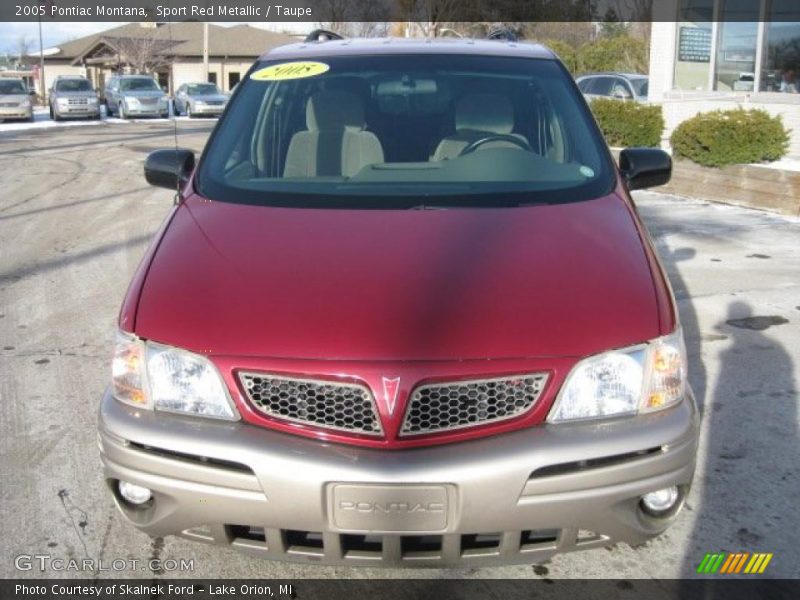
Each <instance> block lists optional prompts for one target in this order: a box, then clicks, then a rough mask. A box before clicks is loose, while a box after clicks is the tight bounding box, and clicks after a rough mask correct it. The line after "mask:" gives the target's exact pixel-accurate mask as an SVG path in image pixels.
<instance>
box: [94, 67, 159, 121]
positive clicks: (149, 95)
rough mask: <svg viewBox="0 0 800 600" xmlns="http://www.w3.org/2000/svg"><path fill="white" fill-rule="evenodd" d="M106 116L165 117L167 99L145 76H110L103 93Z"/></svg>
mask: <svg viewBox="0 0 800 600" xmlns="http://www.w3.org/2000/svg"><path fill="white" fill-rule="evenodd" d="M104 98H105V104H106V114H107V115H108V116H113V115H114V114H116V115H118V116H119V118H120V119H127V118H128V117H167V116H169V97H168V96H167V94H166V93H165V92H164V90H162V89H161V88H160V87H159V85H158V82H156V80H155V79H153V78H152V77H148V76H146V75H112V76H111V77H110V78H109V80H108V82H107V84H106V88H105V92H104Z"/></svg>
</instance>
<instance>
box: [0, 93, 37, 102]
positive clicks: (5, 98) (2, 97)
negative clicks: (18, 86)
mask: <svg viewBox="0 0 800 600" xmlns="http://www.w3.org/2000/svg"><path fill="white" fill-rule="evenodd" d="M29 99H30V96H28V94H0V102H16V103H17V104H19V103H20V102H24V101H25V100H29Z"/></svg>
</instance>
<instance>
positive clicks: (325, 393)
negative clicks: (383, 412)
mask: <svg viewBox="0 0 800 600" xmlns="http://www.w3.org/2000/svg"><path fill="white" fill-rule="evenodd" d="M239 380H240V381H241V382H242V386H243V387H244V390H245V393H246V394H247V397H248V399H249V400H250V402H252V403H253V405H254V406H255V408H256V409H257V410H258V411H259V412H261V413H263V414H265V415H268V416H270V417H274V418H276V419H283V420H285V421H292V422H294V423H305V424H307V425H315V426H317V427H325V428H327V429H338V430H341V431H349V432H352V433H366V434H372V435H375V434H380V433H382V428H381V423H380V419H379V418H378V415H377V412H376V411H375V402H374V400H373V397H372V393H371V392H370V391H369V389H368V388H367V387H366V386H364V385H360V384H357V383H342V382H338V381H323V380H312V379H296V378H292V377H285V376H279V375H271V374H266V373H240V374H239Z"/></svg>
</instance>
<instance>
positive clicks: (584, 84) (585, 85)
mask: <svg viewBox="0 0 800 600" xmlns="http://www.w3.org/2000/svg"><path fill="white" fill-rule="evenodd" d="M593 81H594V77H587V78H586V79H581V80H580V81H579V82H578V89H579V90H580V91H581V92H583V93H584V94H586V93H588V92H589V88H590V87H591V85H592V82H593Z"/></svg>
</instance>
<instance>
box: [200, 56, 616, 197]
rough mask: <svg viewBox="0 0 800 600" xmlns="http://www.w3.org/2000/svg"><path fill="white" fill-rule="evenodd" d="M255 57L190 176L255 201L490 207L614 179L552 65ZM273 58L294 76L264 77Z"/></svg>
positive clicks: (565, 79)
mask: <svg viewBox="0 0 800 600" xmlns="http://www.w3.org/2000/svg"><path fill="white" fill-rule="evenodd" d="M285 62H286V61H282V62H274V61H273V62H263V63H259V64H257V65H256V66H255V67H254V70H253V71H252V72H251V75H250V77H248V78H247V79H246V80H245V81H243V82H242V85H241V88H242V89H240V90H239V91H238V92H237V94H236V99H235V100H234V104H233V106H232V107H231V108H229V110H228V112H227V114H226V116H225V117H224V118H223V121H222V122H221V124H220V126H219V127H218V129H217V131H216V133H215V134H214V135H213V136H212V138H211V140H210V141H209V144H208V146H207V148H206V151H205V154H204V156H203V159H202V160H201V165H200V168H199V171H198V176H197V185H198V189H199V191H200V192H201V193H202V194H204V195H205V196H207V197H208V198H212V199H216V200H223V201H230V202H244V203H256V204H261V203H263V204H270V203H272V204H274V203H280V204H289V205H293V204H297V203H299V204H306V205H307V204H308V203H320V204H322V205H325V204H326V203H342V202H345V203H347V204H354V205H356V206H364V207H375V208H380V207H385V206H390V205H392V206H393V205H396V204H397V203H398V202H401V203H408V202H411V203H412V205H413V204H417V205H423V206H425V205H438V204H443V203H448V202H449V203H455V204H463V203H469V202H481V203H489V204H492V205H494V204H497V203H512V204H518V203H521V202H525V203H529V202H564V201H574V200H581V199H588V198H594V197H598V196H600V195H603V194H605V193H607V192H608V191H609V190H610V189H611V186H612V185H613V182H614V175H613V167H612V165H611V162H610V160H609V157H608V156H609V155H608V151H607V149H606V147H605V145H604V142H603V141H602V138H601V137H600V135H599V133H598V130H597V127H596V125H595V123H594V121H593V120H592V118H591V116H590V114H589V112H588V110H587V108H586V105H585V102H584V101H583V99H582V97H581V96H580V94H578V93H577V92H576V90H575V86H574V83H573V82H572V80H571V79H570V77H569V75H568V74H567V72H566V71H565V70H564V69H563V68H562V67H561V66H560V65H559V64H558V63H556V62H555V61H552V60H537V59H528V58H506V57H490V56H457V55H424V56H419V55H392V56H353V57H335V58H330V59H327V58H326V59H324V60H322V62H318V61H314V62H309V61H300V62H294V64H292V65H287V64H285ZM270 66H273V67H276V66H277V67H279V68H278V72H279V73H280V72H281V70H283V71H285V72H288V73H290V77H293V75H291V73H292V71H293V70H294V72H302V73H307V72H310V73H311V74H310V75H305V76H303V77H296V78H288V79H287V78H285V77H284V78H281V79H279V80H275V79H271V78H270V75H269V73H270V72H274V71H275V70H274V69H271V70H268V71H264V69H266V68H267V67H270Z"/></svg>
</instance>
